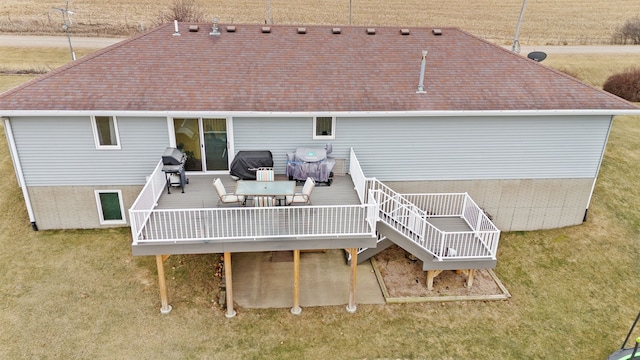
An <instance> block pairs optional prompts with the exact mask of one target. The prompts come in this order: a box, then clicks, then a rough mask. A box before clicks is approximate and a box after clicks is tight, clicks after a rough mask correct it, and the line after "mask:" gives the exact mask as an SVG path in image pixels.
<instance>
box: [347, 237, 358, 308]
mask: <svg viewBox="0 0 640 360" xmlns="http://www.w3.org/2000/svg"><path fill="white" fill-rule="evenodd" d="M349 253H350V254H351V281H350V282H349V305H347V312H349V313H351V314H353V313H354V312H356V275H357V273H358V248H351V249H349Z"/></svg>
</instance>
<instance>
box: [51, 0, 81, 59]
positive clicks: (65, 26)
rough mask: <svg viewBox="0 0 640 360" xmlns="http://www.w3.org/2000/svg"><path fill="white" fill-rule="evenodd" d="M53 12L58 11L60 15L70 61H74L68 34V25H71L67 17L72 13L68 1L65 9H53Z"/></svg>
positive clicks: (69, 18)
mask: <svg viewBox="0 0 640 360" xmlns="http://www.w3.org/2000/svg"><path fill="white" fill-rule="evenodd" d="M53 10H56V11H60V13H62V28H63V29H64V31H65V33H67V40H69V50H70V51H71V60H72V61H76V53H75V52H73V46H71V33H70V32H69V25H70V24H71V17H69V15H73V11H71V10H69V0H67V6H66V7H65V8H53ZM67 22H68V23H67Z"/></svg>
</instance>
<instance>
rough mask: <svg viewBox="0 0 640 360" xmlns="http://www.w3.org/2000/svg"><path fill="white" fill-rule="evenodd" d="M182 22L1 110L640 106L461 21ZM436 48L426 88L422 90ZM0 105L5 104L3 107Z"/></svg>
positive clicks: (70, 69) (80, 64) (76, 68)
mask: <svg viewBox="0 0 640 360" xmlns="http://www.w3.org/2000/svg"><path fill="white" fill-rule="evenodd" d="M235 27H236V30H235V32H227V31H226V27H225V26H224V25H222V26H220V31H221V34H220V35H219V36H211V35H209V30H210V28H211V26H210V25H206V24H204V25H200V31H199V32H189V31H188V30H189V26H188V24H180V32H181V36H173V32H174V31H173V24H167V25H166V26H161V27H159V28H157V29H155V30H152V31H150V32H147V33H145V34H142V35H139V36H136V37H134V38H131V39H129V40H126V41H123V42H120V43H118V44H116V45H113V46H111V47H108V48H106V49H103V50H101V51H98V52H96V53H94V54H92V55H88V56H86V57H84V58H82V59H80V60H78V61H76V62H73V63H70V64H68V65H66V66H64V67H62V68H60V69H58V70H55V71H53V72H51V73H49V74H47V75H44V76H42V77H39V78H37V79H34V80H32V81H30V82H28V83H26V84H24V85H22V86H19V87H17V88H15V89H12V90H10V91H8V92H5V93H4V94H2V95H0V109H3V110H90V111H92V110H104V111H229V112H236V111H238V112H239V111H266V112H301V111H302V112H307V111H309V112H314V111H321V112H326V111H450V110H453V111H457V110H560V109H567V110H571V109H618V110H620V109H637V108H636V107H635V106H634V105H632V104H631V103H628V102H626V101H624V100H622V99H620V98H617V97H615V96H613V95H610V94H608V93H605V92H603V91H601V90H599V89H596V88H594V87H591V86H588V85H585V84H583V83H581V82H579V81H577V80H575V79H573V78H571V77H568V76H566V75H564V74H562V73H559V72H557V71H554V70H551V69H548V68H546V67H545V66H543V65H541V64H539V63H536V62H534V61H532V60H529V59H527V58H525V57H522V56H520V55H518V54H514V53H511V52H509V51H508V50H505V49H503V48H501V47H499V46H496V45H493V44H491V43H489V42H486V41H484V40H481V39H479V38H477V37H475V36H472V35H470V34H468V33H465V32H463V31H461V30H458V29H453V28H443V29H442V35H440V36H436V35H434V34H433V33H432V31H431V29H430V28H410V29H409V30H410V34H409V35H402V34H401V31H400V30H401V29H400V28H395V27H378V28H375V34H368V31H367V30H368V28H366V27H342V28H341V32H340V33H339V34H334V33H333V31H332V27H330V26H306V33H304V34H301V33H299V32H298V27H297V26H279V25H273V26H271V31H270V33H263V32H262V25H236V26H235ZM422 50H427V51H428V55H427V65H426V73H425V80H424V85H425V90H426V94H417V93H416V90H417V86H418V83H419V76H420V61H421V52H422ZM0 115H2V110H0Z"/></svg>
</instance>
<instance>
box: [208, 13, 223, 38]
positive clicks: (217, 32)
mask: <svg viewBox="0 0 640 360" xmlns="http://www.w3.org/2000/svg"><path fill="white" fill-rule="evenodd" d="M209 35H213V36H218V35H220V30H219V29H218V18H217V17H214V18H213V25H212V26H211V32H210V33H209Z"/></svg>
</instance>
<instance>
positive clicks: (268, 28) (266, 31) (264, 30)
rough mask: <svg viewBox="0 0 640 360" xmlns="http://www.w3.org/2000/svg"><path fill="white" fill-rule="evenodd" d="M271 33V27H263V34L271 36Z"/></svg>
mask: <svg viewBox="0 0 640 360" xmlns="http://www.w3.org/2000/svg"><path fill="white" fill-rule="evenodd" d="M270 32H271V27H270V26H263V27H262V33H263V34H269V33H270Z"/></svg>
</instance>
